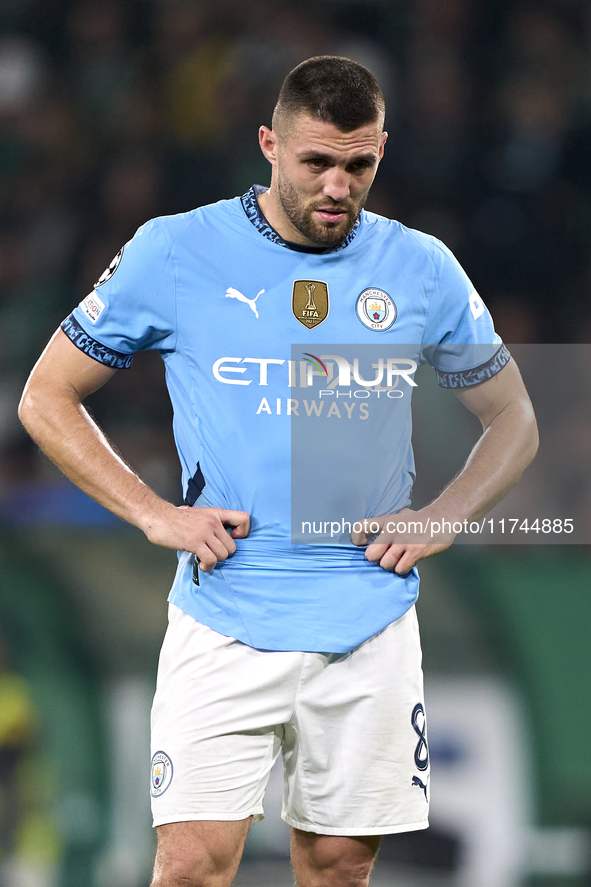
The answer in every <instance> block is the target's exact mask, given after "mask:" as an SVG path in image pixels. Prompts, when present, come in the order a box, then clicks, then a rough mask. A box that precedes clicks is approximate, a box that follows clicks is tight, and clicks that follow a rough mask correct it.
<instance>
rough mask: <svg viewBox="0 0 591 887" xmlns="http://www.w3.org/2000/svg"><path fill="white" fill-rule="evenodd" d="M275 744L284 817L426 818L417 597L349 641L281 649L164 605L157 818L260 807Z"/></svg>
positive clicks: (365, 825)
mask: <svg viewBox="0 0 591 887" xmlns="http://www.w3.org/2000/svg"><path fill="white" fill-rule="evenodd" d="M280 751H281V752H282V754H283V763H284V772H285V789H284V800H283V811H282V817H283V819H284V820H285V821H286V822H287V823H288V824H289V825H291V826H294V827H296V828H299V829H303V830H304V831H309V832H316V833H318V834H325V835H379V834H391V833H394V832H404V831H412V830H414V829H422V828H426V827H427V825H428V821H427V813H428V800H427V794H428V784H429V758H428V750H427V742H426V726H425V712H424V701H423V676H422V671H421V648H420V642H419V633H418V626H417V619H416V614H415V610H414V607H413V608H412V609H411V610H409V611H408V612H407V613H405V615H404V616H402V617H401V618H400V619H398V620H397V621H396V622H393V623H392V624H391V625H389V626H388V627H387V628H386V629H384V631H382V632H380V633H379V634H377V635H375V636H374V637H372V638H370V639H369V640H367V641H365V643H363V644H361V646H359V647H357V648H356V649H355V650H353V651H352V652H350V653H297V652H294V653H292V652H287V653H286V652H273V651H265V650H256V649H253V648H252V647H248V646H247V645H245V644H243V643H241V642H240V641H236V640H234V639H233V638H229V637H226V636H224V635H221V634H218V632H216V631H213V630H212V629H211V628H208V627H207V626H205V625H202V624H201V623H199V622H196V621H195V620H194V619H193V618H192V617H191V616H188V615H187V614H186V613H183V612H182V611H181V610H179V609H178V608H177V607H175V606H174V605H171V606H170V611H169V627H168V630H167V633H166V637H165V639H164V644H163V647H162V652H161V655H160V664H159V668H158V684H157V688H156V696H155V698H154V705H153V708H152V755H153V757H152V774H151V795H152V813H153V816H154V825H155V826H158V825H162V824H164V823H167V822H186V821H190V820H198V819H204V820H239V819H245V818H247V817H249V816H252V817H253V819H254V821H255V822H256V821H257V820H259V819H262V817H263V795H264V792H265V787H266V784H267V780H268V778H269V772H270V770H271V767H272V766H273V763H274V761H275V759H276V758H277V756H278V754H279V752H280Z"/></svg>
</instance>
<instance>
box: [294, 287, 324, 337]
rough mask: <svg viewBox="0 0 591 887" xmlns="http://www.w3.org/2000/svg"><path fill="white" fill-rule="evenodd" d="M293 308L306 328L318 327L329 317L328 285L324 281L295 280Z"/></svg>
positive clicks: (295, 314)
mask: <svg viewBox="0 0 591 887" xmlns="http://www.w3.org/2000/svg"><path fill="white" fill-rule="evenodd" d="M291 308H292V311H293V316H294V317H295V318H296V319H297V320H299V322H300V323H301V324H303V325H304V326H305V327H308V329H312V328H313V327H315V326H318V324H319V323H322V321H323V320H326V318H327V317H328V309H329V305H328V284H326V283H324V281H323V280H295V281H294V284H293V295H292V298H291Z"/></svg>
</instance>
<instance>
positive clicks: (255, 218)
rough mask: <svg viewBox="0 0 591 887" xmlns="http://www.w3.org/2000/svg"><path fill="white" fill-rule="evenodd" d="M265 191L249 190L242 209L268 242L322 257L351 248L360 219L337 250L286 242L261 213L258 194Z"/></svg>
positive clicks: (261, 187) (257, 188) (254, 186)
mask: <svg viewBox="0 0 591 887" xmlns="http://www.w3.org/2000/svg"><path fill="white" fill-rule="evenodd" d="M265 191H268V188H264V187H263V186H262V185H253V186H252V188H249V189H248V191H247V192H246V194H243V195H242V197H241V198H240V200H241V201H242V207H243V209H244V212H245V213H246V216H247V218H248V220H249V221H250V222H252V224H253V225H254V227H255V228H256V229H257V231H259V233H260V234H262V235H263V237H266V238H267V240H271V241H272V242H273V243H277V244H279V246H284V247H285V248H286V249H292V250H295V252H298V253H316V254H320V255H322V254H323V253H336V252H338V251H339V250H341V249H344V248H345V247H346V246H349V244H350V243H351V241H352V240H353V238H354V237H355V235H356V234H357V232H358V231H359V226H360V224H361V222H360V219H357V221H356V222H355V224H354V225H353V228H352V230H351V233H350V234H349V236H348V237H347V239H346V240H344V241H343V243H341V245H340V246H337V247H336V249H331V248H330V247H322V246H302V244H301V243H291V242H290V241H289V240H284V239H283V237H282V236H281V234H278V233H277V231H276V230H275V228H272V227H271V225H270V224H269V223H268V221H267V220H266V218H265V217H264V215H263V213H262V212H261V208H260V206H259V202H258V200H257V194H263V193H264V192H265Z"/></svg>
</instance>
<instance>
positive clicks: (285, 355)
mask: <svg viewBox="0 0 591 887" xmlns="http://www.w3.org/2000/svg"><path fill="white" fill-rule="evenodd" d="M256 193H257V191H256V188H254V189H251V190H250V191H249V192H248V193H247V194H246V195H245V196H244V197H242V198H236V199H234V200H226V201H221V202H220V203H217V204H214V205H212V206H206V207H202V208H199V209H196V210H194V211H192V212H188V213H183V214H181V215H176V216H169V217H164V218H158V219H154V220H152V221H150V222H148V223H147V224H145V225H143V226H142V227H141V228H140V229H139V231H138V232H137V234H136V235H135V237H134V238H133V239H132V240H130V241H129V243H128V244H126V246H125V248H124V249H123V250H122V251H121V252H120V253H119V254H118V256H117V257H116V258H115V259H114V260H113V262H112V263H111V266H110V267H109V269H107V271H106V272H105V274H103V276H102V278H101V279H100V280H99V281H98V282H97V285H96V287H95V290H94V291H93V292H92V293H91V294H90V295H89V296H87V297H86V299H84V300H83V301H82V302H81V304H80V305H79V306H78V307H77V308H76V309H75V311H74V312H73V313H72V314H71V315H70V317H69V318H67V319H66V320H65V321H64V323H63V324H62V329H63V330H64V332H65V333H66V335H68V336H69V338H70V339H71V340H72V342H74V344H75V345H77V347H78V348H80V349H81V350H82V351H84V352H85V353H86V354H88V355H90V356H91V357H93V358H94V359H95V360H98V361H100V362H101V363H104V364H106V365H108V366H112V367H121V368H123V367H127V366H129V365H130V363H131V360H132V355H133V353H134V352H135V351H138V350H147V349H155V350H158V351H159V352H160V354H161V355H162V358H163V360H164V363H165V367H166V380H167V385H168V390H169V393H170V398H171V401H172V405H173V409H174V435H175V440H176V445H177V448H178V453H179V457H180V461H181V465H182V477H183V485H184V491H185V493H186V494H187V501H188V503H189V504H194V503H195V501H197V504H198V505H200V506H201V505H205V506H207V505H214V506H218V507H220V508H227V509H237V510H241V511H246V512H248V513H249V514H250V516H251V522H252V523H251V531H250V535H249V536H248V538H247V539H244V540H237V542H236V545H237V551H236V553H235V554H234V555H233V556H232V557H230V558H228V559H227V560H226V561H224V562H222V563H219V564H218V565H217V566H216V568H215V569H214V570H213V571H212V572H211V573H202V572H200V574H199V585H197V584H196V583H195V582H194V580H193V561H194V558H193V556H192V555H191V554H188V553H186V552H180V553H179V564H178V570H177V573H176V577H175V580H174V584H173V587H172V590H171V593H170V600H171V601H172V602H173V603H174V604H176V605H177V606H178V607H180V608H181V609H182V610H184V611H185V612H186V613H189V614H190V615H191V616H193V617H194V618H195V619H197V620H199V621H200V622H203V623H205V624H206V625H208V626H210V627H211V628H213V629H215V630H216V631H219V632H221V633H222V634H225V635H229V636H231V637H234V638H237V639H239V640H240V641H243V642H244V643H246V644H249V645H250V646H253V647H257V648H261V649H268V650H307V651H323V652H329V651H330V652H345V651H348V650H350V649H352V648H353V647H355V646H357V645H359V644H360V643H362V642H363V641H364V640H366V639H367V638H369V637H371V636H372V635H374V634H376V633H377V632H379V631H381V630H382V629H383V628H384V627H385V626H386V625H388V624H389V623H390V622H392V621H394V620H395V619H397V618H398V617H400V616H401V615H402V614H403V613H405V612H406V610H408V609H409V607H411V606H412V604H413V603H414V601H415V600H416V597H417V594H418V585H419V579H418V574H417V572H416V570H415V569H413V570H411V572H410V573H408V574H407V575H406V576H399V575H397V574H395V573H391V572H387V571H385V570H383V569H382V568H381V567H380V566H379V565H378V564H372V563H369V562H368V561H367V560H366V559H365V557H364V550H363V549H361V548H357V547H355V546H353V545H351V544H347V542H346V540H345V541H343V540H340V542H339V544H338V545H333V546H330V545H324V544H322V545H317V544H293V542H292V526H291V480H292V464H291V449H292V447H291V443H292V439H291V424H292V416H293V415H294V414H295V413H297V414H298V415H299V414H301V415H304V416H309V417H310V418H311V420H313V419H314V416H315V411H317V410H319V409H320V410H324V409H325V410H326V415H328V412H329V410H330V409H331V408H332V407H331V403H330V401H331V400H332V401H333V402H334V403H336V405H337V412H338V413H339V415H341V416H342V417H343V420H346V419H347V416H346V411H345V408H344V403H345V402H346V401H345V399H344V398H342V400H341V401H338V399H337V392H340V393H341V394H342V393H344V392H345V389H346V386H347V366H348V367H349V384H351V385H355V386H356V388H355V390H356V391H357V393H359V394H363V388H364V385H363V380H366V379H367V378H368V375H367V371H366V369H365V368H363V370H362V369H361V368H360V365H359V364H358V365H357V376H356V375H355V362H354V360H351V359H350V355H347V354H344V355H340V354H339V349H338V346H339V345H341V346H345V345H347V346H351V347H353V346H359V347H360V348H362V347H367V346H376V345H380V346H382V345H383V346H384V348H385V349H386V351H387V348H391V347H393V346H398V345H404V346H409V345H410V346H411V351H412V349H413V348H414V349H415V350H416V354H415V357H416V358H417V361H418V360H420V359H422V357H423V358H424V356H426V358H427V359H428V360H429V362H430V363H432V364H433V366H434V367H435V368H436V370H437V372H438V378H439V382H440V384H442V385H444V386H447V387H462V386H467V385H472V384H477V383H479V382H482V381H485V380H486V379H488V378H490V377H492V376H493V375H494V374H495V373H496V372H498V371H499V370H500V369H502V367H503V366H504V365H505V363H506V362H507V360H508V359H509V356H508V353H507V351H506V349H505V348H504V346H503V345H502V344H501V342H500V340H499V339H498V337H497V336H496V335H495V333H494V330H493V326H492V321H491V318H490V315H489V313H488V311H487V310H486V308H485V306H484V304H483V303H482V301H481V299H480V297H479V296H478V295H477V294H476V293H475V291H474V287H473V286H472V284H471V283H470V281H469V280H468V278H467V277H466V275H465V274H464V272H463V271H462V269H461V267H460V266H459V264H458V263H457V261H456V260H455V258H454V257H453V255H452V254H451V253H450V252H449V250H447V249H446V247H445V246H443V245H442V244H441V243H440V242H439V241H437V240H435V239H434V238H433V237H430V236H427V235H425V234H421V233H418V232H416V231H412V230H409V229H408V228H405V227H404V226H403V225H401V224H399V223H398V222H395V221H391V220H388V219H385V218H382V217H380V216H377V215H374V214H372V213H367V212H363V213H362V214H361V217H360V220H359V221H358V223H357V224H356V226H355V228H354V229H353V231H352V232H351V234H350V235H349V237H348V238H347V241H346V242H345V243H344V244H343V245H342V246H341V247H340V248H338V249H336V250H325V251H322V250H308V249H305V248H303V247H296V246H295V245H293V244H288V243H286V242H285V241H283V240H282V239H281V237H280V236H279V235H278V234H277V232H275V231H274V230H273V229H272V228H271V227H270V226H269V225H268V223H267V222H266V220H265V219H264V217H263V216H262V215H261V213H260V210H259V208H258V203H257V199H256ZM318 343H322V347H321V349H319V348H318ZM327 343H332V349H331V351H327V350H325V349H327V347H328V346H327ZM454 343H455V344H456V345H457V344H461V345H462V346H464V347H462V348H461V349H458V348H457V347H456V348H454ZM295 346H297V347H295ZM421 346H423V350H422V351H421ZM466 346H480V348H478V347H476V348H475V349H474V350H471V348H470V347H466ZM482 347H484V348H485V359H484V360H483V359H482V354H483V351H482ZM343 350H346V349H343V348H341V351H343ZM386 351H385V352H384V353H385V354H386ZM332 352H334V353H332ZM322 355H324V358H323V357H322ZM339 359H341V363H339ZM409 359H410V360H412V359H413V358H412V357H410V358H409ZM415 362H416V361H415ZM381 366H382V370H383V379H382V380H381V381H380V385H379V386H374V387H379V388H380V389H383V392H384V397H385V396H387V391H388V390H390V389H391V388H392V386H393V385H394V384H395V381H396V380H395V378H394V377H395V376H396V373H397V372H398V377H397V378H398V382H399V383H400V386H402V387H404V386H405V385H408V387H409V389H410V387H411V386H410V380H411V379H412V377H411V376H406V377H404V375H402V376H400V369H401V367H400V365H399V364H398V365H394V364H388V361H387V357H386V356H385V357H384V360H383V363H382V364H381ZM405 366H406V367H407V369H408V368H409V367H410V364H406V365H402V369H403V370H404V367H405ZM388 373H389V376H388ZM356 378H357V379H361V380H362V381H361V382H359V381H356ZM396 384H398V383H396ZM322 386H323V387H322ZM365 387H367V386H365ZM321 390H324V391H325V392H328V393H325V394H324V395H323V396H321V394H320V391H321ZM372 391H373V394H372ZM376 393H377V392H376V391H375V390H373V389H371V386H370V394H371V395H372V396H375V395H376ZM364 397H365V395H364ZM370 399H371V398H369V399H368V398H365V399H364V398H363V397H361V396H359V397H351V393H350V392H349V401H348V402H347V403H348V407H347V412H348V413H349V416H350V417H351V421H352V422H357V423H358V424H357V426H356V427H357V428H362V424H363V422H366V421H367V419H368V417H370V416H371V410H372V406H371V403H370ZM322 400H324V402H325V406H324V407H322V408H321V407H320V402H321V401H322ZM407 401H408V403H409V405H410V393H409V394H408V397H407ZM313 403H315V404H316V406H315V407H314V406H313ZM333 416H334V418H335V419H336V413H333ZM333 416H331V417H330V418H331V419H332V418H333ZM337 433H338V432H337ZM389 446H391V448H392V449H391V453H392V458H391V461H390V460H389V459H388V460H387V461H388V463H389V464H388V465H386V469H385V471H384V472H383V473H382V475H381V477H382V481H381V483H383V489H376V490H372V491H371V495H370V497H369V499H370V500H371V501H372V503H373V504H374V505H375V507H380V508H381V509H382V510H383V511H386V510H387V511H396V510H399V509H400V508H402V507H404V506H406V505H408V504H409V502H410V496H411V488H412V482H413V463H412V452H411V448H410V413H409V417H408V421H407V420H405V421H404V422H402V423H400V429H399V432H398V439H397V440H393V441H391V443H390V444H389ZM368 507H369V506H368ZM372 507H373V506H372ZM295 535H296V536H297V534H295Z"/></svg>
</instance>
